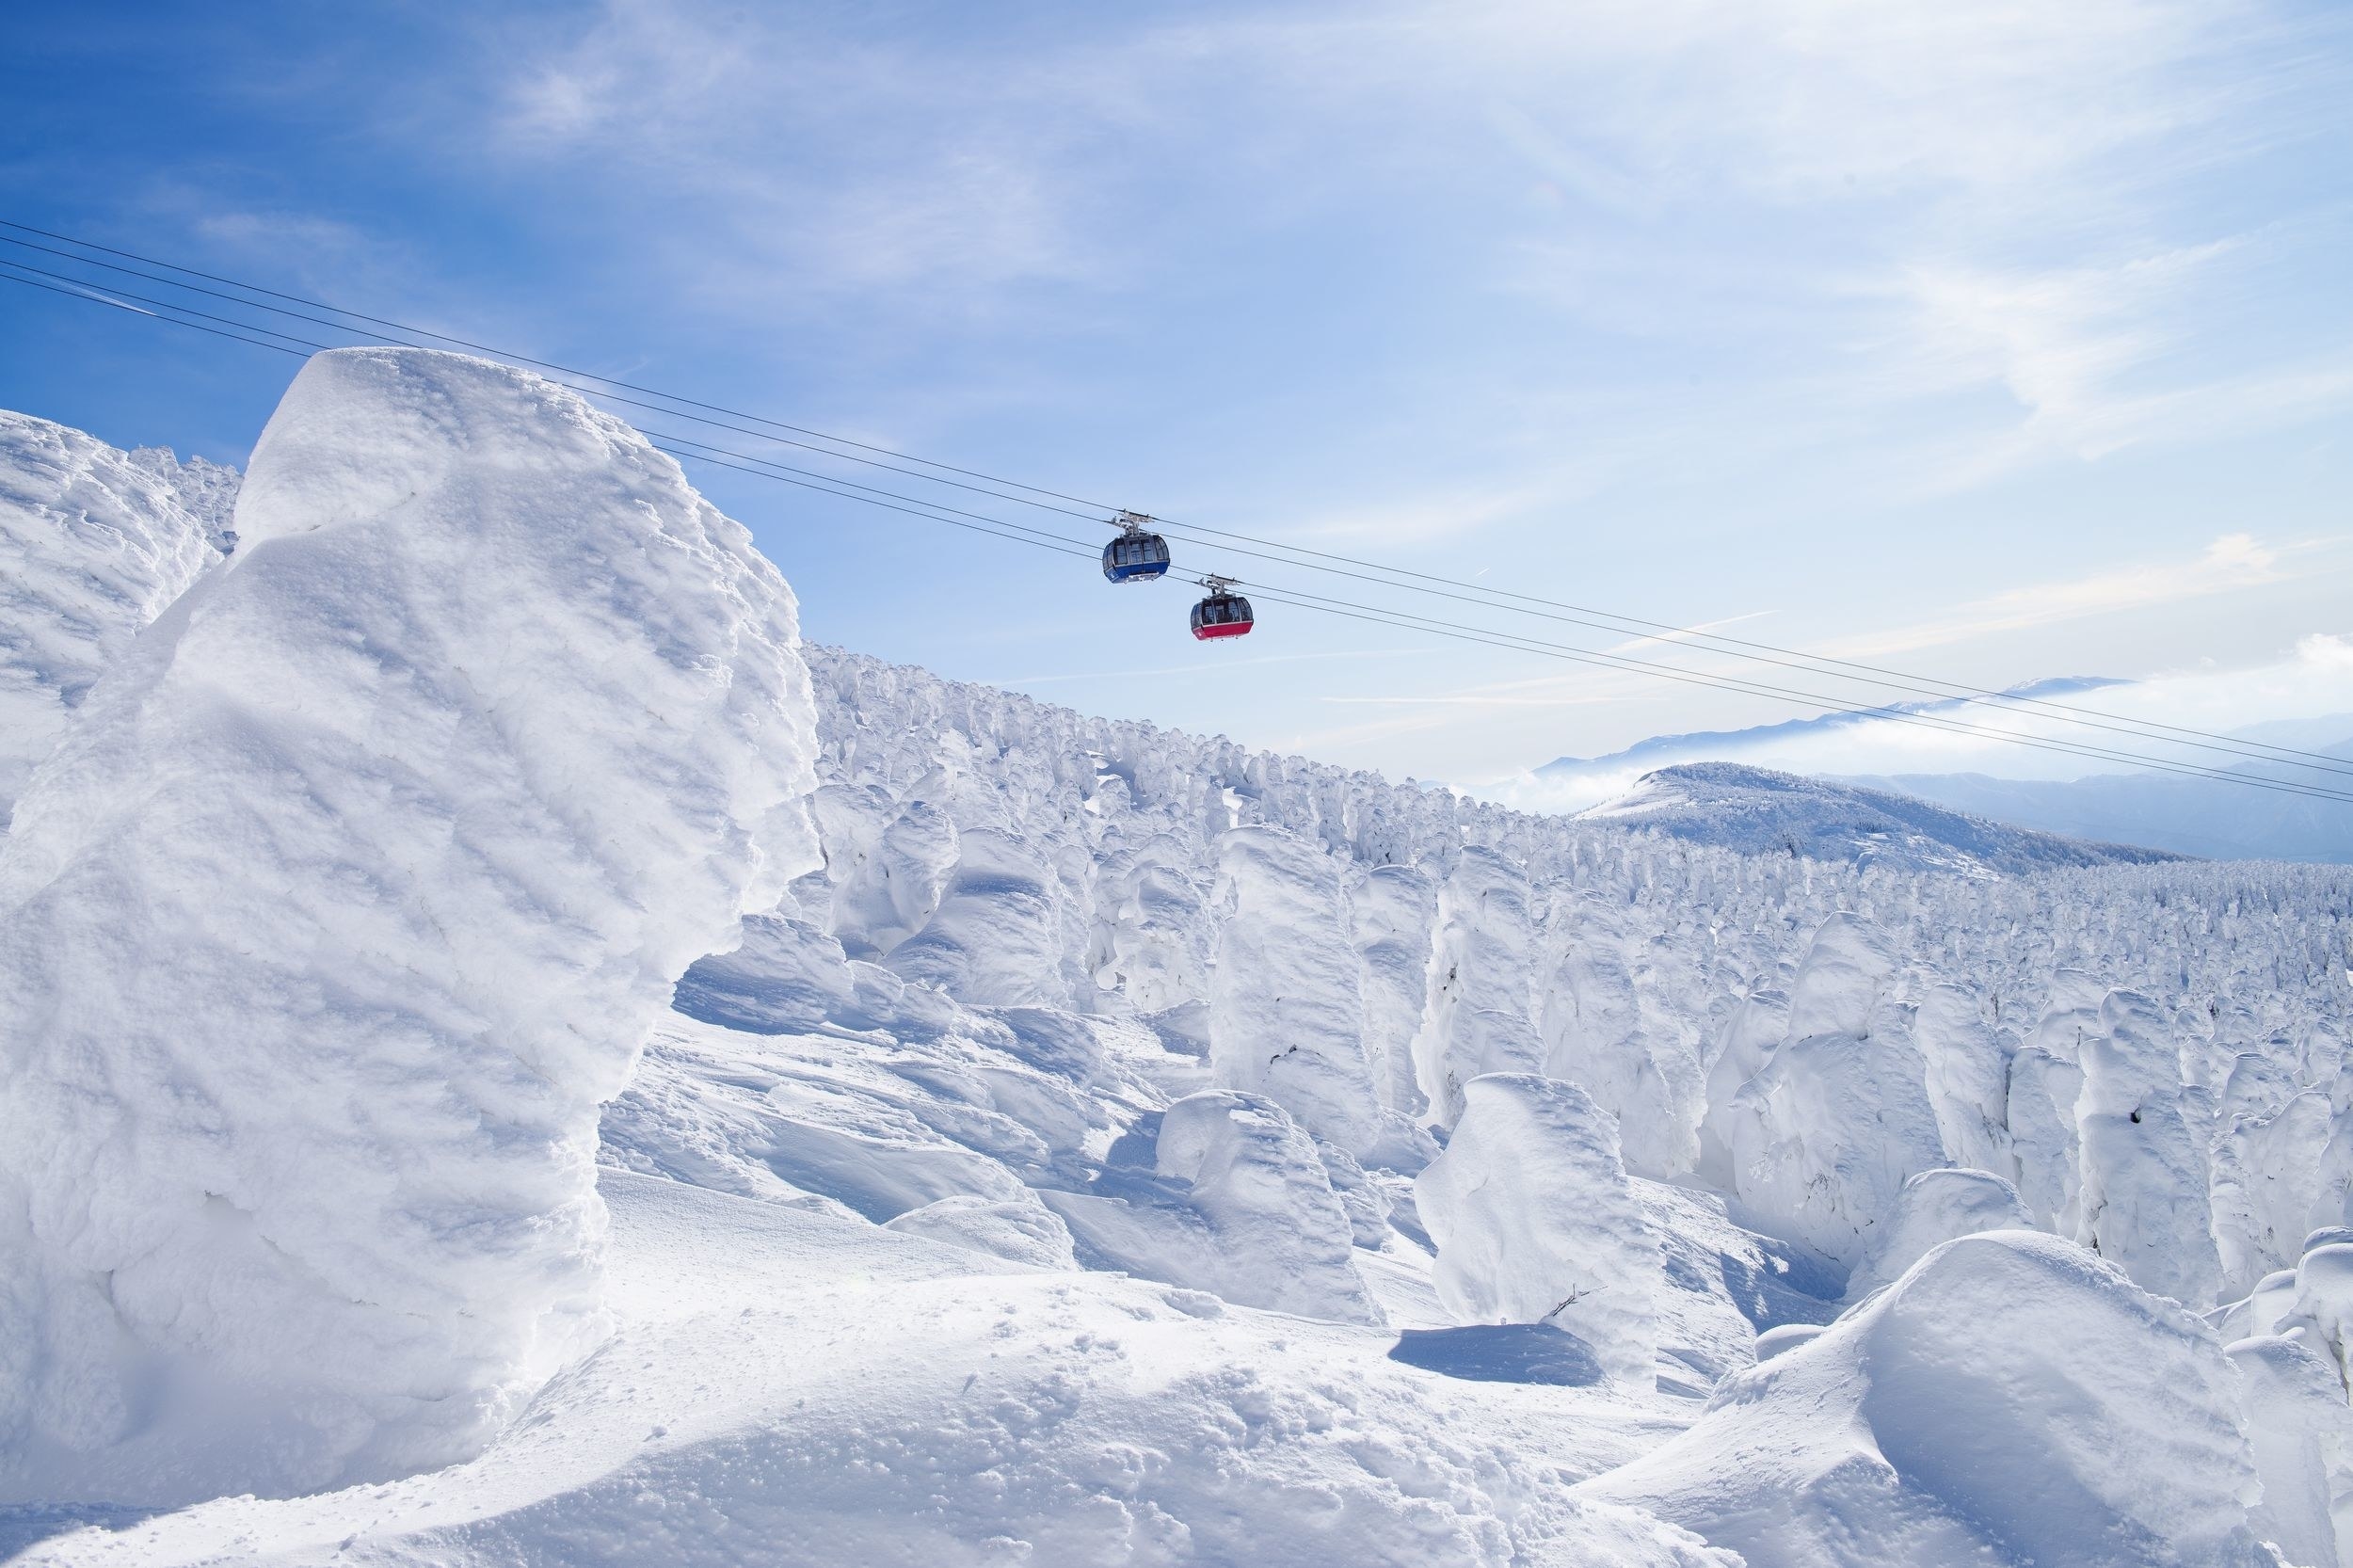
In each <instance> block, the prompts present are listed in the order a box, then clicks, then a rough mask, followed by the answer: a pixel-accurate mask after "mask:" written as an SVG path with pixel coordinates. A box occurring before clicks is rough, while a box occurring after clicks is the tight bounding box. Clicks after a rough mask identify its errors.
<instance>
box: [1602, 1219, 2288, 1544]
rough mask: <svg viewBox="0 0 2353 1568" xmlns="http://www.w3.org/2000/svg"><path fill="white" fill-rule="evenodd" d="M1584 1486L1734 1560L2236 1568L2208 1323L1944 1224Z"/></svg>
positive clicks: (2246, 1471) (2237, 1508) (2243, 1515)
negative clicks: (1655, 1444)
mask: <svg viewBox="0 0 2353 1568" xmlns="http://www.w3.org/2000/svg"><path fill="white" fill-rule="evenodd" d="M1581 1490H1582V1491H1583V1493H1584V1494H1585V1495H1588V1496H1594V1497H1597V1498H1606V1499H1609V1500H1613V1501H1618V1502H1625V1503H1632V1504H1635V1505H1637V1506H1640V1507H1643V1508H1647V1509H1650V1510H1652V1511H1654V1512H1657V1513H1658V1514H1659V1515H1660V1516H1662V1517H1664V1518H1667V1519H1671V1520H1673V1521H1674V1522H1676V1523H1678V1524H1682V1525H1685V1526H1687V1527H1689V1528H1692V1529H1694V1530H1697V1531H1698V1532H1699V1533H1700V1534H1702V1535H1704V1536H1705V1537H1706V1538H1707V1539H1708V1541H1710V1542H1711V1543H1712V1544H1716V1545H1719V1546H1725V1547H1730V1548H1732V1549H1734V1550H1737V1551H1738V1552H1739V1553H1741V1555H1742V1556H1743V1557H1744V1558H1745V1559H1746V1560H1747V1561H1748V1563H1749V1565H1750V1568H1847V1565H1852V1568H1879V1565H1883V1564H1888V1563H1903V1564H1910V1565H1915V1568H1945V1565H1950V1568H1961V1565H1963V1564H1969V1565H1995V1564H2002V1565H2008V1564H2015V1565H2018V1568H2025V1565H2026V1564H2029V1563H2062V1562H2063V1563H2070V1564H2079V1565H2083V1568H2093V1565H2114V1568H2126V1565H2128V1564H2130V1565H2138V1568H2153V1565H2180V1568H2192V1565H2198V1568H2226V1565H2232V1564H2243V1565H2246V1568H2256V1565H2258V1564H2265V1563H2267V1562H2269V1561H2270V1559H2269V1557H2268V1554H2266V1553H2265V1552H2264V1551H2263V1549H2262V1548H2261V1547H2260V1546H2259V1545H2258V1544H2257V1543H2256V1540H2255V1537H2254V1536H2253V1534H2252V1533H2251V1532H2250V1530H2249V1525H2248V1508H2249V1504H2251V1503H2254V1502H2255V1501H2257V1500H2258V1498H2259V1497H2260V1495H2261V1494H2260V1491H2259V1488H2258V1486H2257V1484H2256V1480H2255V1471H2254V1468H2253V1461H2252V1457H2251V1455H2250V1452H2249V1447H2248V1441H2247V1437H2246V1435H2245V1433H2244V1432H2242V1431H2241V1428H2240V1419H2239V1412H2238V1403H2237V1392H2236V1385H2235V1379H2234V1377H2233V1372H2232V1370H2231V1368H2230V1367H2229V1365H2228V1364H2227V1363H2226V1362H2225V1360H2224V1358H2223V1354H2222V1348H2221V1346H2220V1344H2219V1343H2218V1342H2217V1340H2216V1338H2215V1336H2214V1335H2213V1333H2212V1332H2211V1331H2209V1330H2208V1329H2207V1328H2206V1327H2205V1326H2204V1325H2203V1324H2201V1323H2200V1322H2199V1321H2198V1320H2196V1319H2193V1318H2191V1317H2190V1316H2188V1315H2187V1314H2186V1313H2185V1312H2183V1311H2182V1310H2181V1309H2180V1308H2178V1307H2176V1306H2174V1305H2172V1304H2169V1303H2167V1302H2164V1301H2161V1300H2159V1299H2157V1298H2155V1297H2153V1296H2149V1295H2146V1294H2144V1293H2143V1292H2141V1291H2140V1290H2138V1289H2137V1288H2135V1287H2134V1286H2133V1285H2131V1284H2130V1283H2129V1282H2128V1281H2126V1280H2125V1279H2124V1277H2123V1276H2122V1275H2121V1274H2120V1273H2119V1272H2116V1271H2115V1270H2113V1269H2111V1268H2109V1267H2107V1266H2106V1265H2105V1264H2103V1263H2101V1262H2100V1261H2099V1260H2097V1259H2096V1258H2093V1257H2091V1256H2089V1254H2087V1253H2085V1252H2083V1251H2082V1250H2081V1249H2079V1248H2077V1247H2074V1246H2073V1245H2071V1244H2070V1243H2067V1242H2064V1241H2060V1240H2056V1239H2053V1238H2050V1237H2044V1236H2039V1235H2034V1234H2032V1233H2028V1232H2024V1231H1997V1232H1993V1233H1991V1234H1987V1235H1982V1236H1974V1237H1969V1238H1966V1239H1964V1240H1958V1241H1953V1242H1949V1243H1947V1244H1946V1245H1945V1246H1943V1247H1940V1248H1938V1249H1937V1250H1935V1251H1934V1252H1931V1253H1930V1254H1929V1256H1926V1257H1925V1258H1923V1259H1921V1260H1920V1261H1919V1262H1918V1263H1917V1264H1915V1265H1913V1268H1912V1270H1911V1271H1910V1272H1907V1273H1906V1274H1905V1275H1904V1276H1903V1278H1902V1279H1901V1280H1899V1281H1898V1282H1897V1284H1895V1285H1894V1286H1892V1287H1891V1288H1888V1289H1886V1290H1885V1291H1882V1292H1881V1293H1880V1294H1879V1295H1877V1296H1875V1297H1874V1298H1872V1300H1871V1301H1870V1302H1869V1303H1868V1304H1865V1305H1864V1306H1861V1307H1859V1308H1857V1309H1856V1310H1854V1311H1853V1312H1851V1313H1849V1315H1848V1316H1847V1317H1845V1318H1843V1319H1841V1320H1839V1322H1838V1323H1837V1324H1836V1325H1835V1326H1833V1327H1832V1328H1831V1329H1829V1330H1828V1331H1826V1332H1824V1333H1822V1334H1820V1335H1817V1336H1815V1337H1813V1338H1812V1339H1810V1340H1808V1341H1806V1342H1805V1343H1803V1344H1801V1345H1799V1346H1798V1347H1797V1348H1795V1349H1793V1350H1790V1351H1787V1352H1784V1353H1782V1354H1780V1355H1777V1356H1775V1357H1774V1358H1773V1359H1771V1360H1769V1361H1767V1362H1764V1363H1762V1364H1760V1365H1759V1366H1758V1367H1756V1368H1754V1369H1753V1370H1751V1371H1747V1372H1742V1373H1739V1374H1737V1375H1735V1376H1734V1377H1732V1378H1730V1379H1727V1380H1726V1381H1725V1382H1724V1384H1722V1385H1721V1386H1720V1387H1719V1388H1718V1390H1717V1391H1716V1394H1715V1396H1714V1397H1713V1398H1712V1399H1711V1400H1709V1401H1708V1404H1707V1408H1706V1411H1705V1414H1703V1415H1702V1416H1701V1417H1700V1418H1699V1420H1698V1421H1697V1423H1695V1424H1694V1425H1693V1426H1692V1428H1691V1429H1690V1431H1689V1432H1685V1433H1684V1434H1683V1435H1681V1436H1680V1437H1677V1438H1675V1439H1674V1440H1673V1442H1671V1443H1668V1444H1666V1445H1665V1446H1663V1447H1661V1448H1658V1449H1657V1451H1655V1452H1653V1453H1651V1454H1648V1455H1645V1456H1644V1457H1643V1458H1641V1459H1640V1460H1637V1461H1636V1462H1635V1463H1634V1464H1630V1465H1627V1466H1626V1467H1625V1468H1624V1469H1621V1470H1618V1471H1615V1472H1613V1473H1612V1474H1610V1475H1609V1476H1606V1477H1603V1478H1601V1479H1600V1480H1595V1481H1592V1482H1589V1483H1587V1484H1586V1485H1585V1486H1584V1487H1583V1488H1582V1489H1581Z"/></svg>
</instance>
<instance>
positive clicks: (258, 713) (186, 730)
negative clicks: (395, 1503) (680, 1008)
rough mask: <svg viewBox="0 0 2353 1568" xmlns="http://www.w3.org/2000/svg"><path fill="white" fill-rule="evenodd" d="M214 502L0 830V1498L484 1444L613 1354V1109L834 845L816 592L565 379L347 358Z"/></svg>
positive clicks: (434, 1455)
mask: <svg viewBox="0 0 2353 1568" xmlns="http://www.w3.org/2000/svg"><path fill="white" fill-rule="evenodd" d="M236 527H237V532H238V536H239V543H238V549H237V552H236V554H235V555H234V557H233V558H232V561H231V563H230V564H229V565H228V566H227V567H225V568H221V569H219V570H216V571H215V572H213V573H211V574H210V575H208V576H206V577H205V578H204V579H203V580H202V581H201V582H200V584H199V585H198V586H197V587H196V588H195V589H194V590H193V591H191V592H190V593H189V594H188V595H186V596H185V597H184V598H183V599H182V600H179V601H178V602H177V603H176V604H174V605H173V606H172V607H171V609H170V611H169V612H168V614H167V615H166V616H164V617H163V618H162V619H161V620H159V621H158V622H156V623H155V624H154V625H153V626H152V627H151V628H150V629H149V631H148V632H147V633H146V634H145V635H143V636H142V637H140V638H139V640H138V642H137V643H136V647H135V648H134V649H133V650H132V652H131V653H130V654H129V656H128V657H127V659H125V660H124V661H123V662H122V663H121V664H120V665H119V666H118V667H117V668H116V669H114V670H113V671H111V672H110V674H109V676H108V678H107V679H106V680H102V681H101V682H100V683H99V684H98V686H97V687H96V688H95V689H94V690H93V691H92V692H91V694H90V695H89V696H88V699H87V700H86V701H84V702H83V703H82V704H81V705H80V708H81V712H79V714H78V716H77V722H76V724H75V725H74V726H73V727H72V729H71V730H70V732H69V733H68V735H67V737H66V739H65V741H64V743H63V744H62V746H61V748H60V749H59V750H58V751H57V752H56V753H55V754H54V755H52V756H51V757H50V758H49V759H48V760H46V761H45V762H44V763H43V764H42V765H41V767H40V769H39V770H38V771H37V772H36V774H35V776H34V777H33V779H32V782H31V783H30V785H29V786H28V787H27V788H26V791H25V792H24V797H23V798H22V799H21V800H20V801H19V802H18V803H17V808H16V815H15V825H14V829H13V831H12V833H11V834H10V836H9V837H8V840H7V841H6V845H5V849H4V850H0V1052H5V1058H4V1059H0V1072H4V1073H5V1075H6V1080H7V1093H6V1096H5V1097H4V1098H0V1488H5V1490H0V1496H7V1497H9V1498H12V1499H24V1498H37V1497H43V1496H50V1497H56V1496H67V1497H72V1496H97V1497H105V1498H110V1499H113V1500H117V1501H124V1502H173V1501H183V1500H186V1499H189V1498H193V1497H201V1496H213V1495H216V1494H217V1493H220V1492H224V1491H245V1490H253V1491H263V1492H294V1491H300V1490H307V1489H310V1488H314V1487H317V1486H321V1485H325V1484H330V1483H333V1482H336V1481H339V1480H351V1479H357V1478H363V1477H368V1476H376V1475H387V1474H396V1473H401V1472H404V1471H408V1470H411V1469H414V1468H416V1467H417V1466H419V1465H421V1464H439V1463H446V1462H448V1461H450V1460H454V1459H460V1458H463V1457H465V1456H466V1455H467V1454H469V1453H471V1452H472V1451H473V1450H475V1449H476V1448H479V1447H480V1446H481V1445H482V1444H483V1443H484V1442H486V1441H487V1440H488V1438H489V1437H491V1436H492V1435H493V1434H494V1433H495V1432H498V1431H499V1430H500V1428H501V1427H502V1426H503V1425H504V1422H505V1421H506V1420H507V1419H508V1418H509V1417H510V1416H512V1415H513V1414H514V1412H515V1411H516V1410H517V1409H518V1408H520V1404H521V1403H522V1401H523V1400H526V1399H528V1397H529V1395H530V1393H531V1391H532V1389H533V1388H534V1387H536V1385H537V1384H538V1383H539V1382H540V1381H541V1380H543V1379H544V1378H545V1377H547V1376H548V1375H549V1374H551V1373H552V1372H553V1371H555V1370H556V1369H557V1368H560V1367H562V1366H563V1365H565V1364H566V1363H567V1362H568V1361H569V1360H570V1359H572V1358H573V1357H575V1356H576V1355H578V1354H579V1353H580V1352H582V1351H583V1350H584V1348H586V1347H587V1346H588V1345H589V1344H592V1343H593V1342H594V1340H595V1338H596V1337H597V1336H598V1335H599V1334H600V1332H601V1331H602V1328H603V1321H604V1320H603V1315H602V1311H601V1308H600V1303H599V1299H598V1291H597V1274H598V1253H599V1246H600V1235H601V1231H602V1225H603V1220H602V1215H601V1211H600V1208H599V1206H598V1203H597V1200H596V1197H595V1192H594V1185H593V1172H594V1165H593V1160H594V1153H595V1132H596V1118H597V1106H598V1103H599V1102H600V1101H601V1100H604V1099H607V1098H609V1097H611V1096H613V1095H614V1094H616V1092H618V1090H619V1089H620V1088H621V1086H622V1084H623V1083H624V1081H625V1080H626V1079H627V1076H628V1074H629V1071H630V1067H631V1064H632V1062H633V1060H634V1058H635V1056H636V1053H637V1050H638V1048H639V1045H640V1043H641V1042H642V1040H643V1038H644V1034H645V1031H646V1028H647V1026H648V1023H649V1022H650V1021H651V1019H652V1017H653V1016H654V1015H655V1014H656V1013H657V1012H658V1011H659V1010H660V1008H661V1007H662V1004H663V1002H664V999H665V998H666V996H667V994H668V991H669V987H670V984H671V982H672V981H673V980H674V979H675V978H676V976H677V975H678V974H679V972H680V971H681V970H682V969H684V968H686V966H687V965H688V964H689V963H691V962H692V961H693V960H694V959H695V958H696V956H697V955H699V954H702V953H706V952H711V951H712V950H713V949H714V948H718V947H721V946H724V945H727V944H728V943H729V942H730V941H731V939H732V932H733V928H734V925H735V921H736V920H737V918H738V916H739V915H740V913H741V912H742V909H743V906H744V901H745V899H746V897H747V896H748V895H751V894H753V893H755V892H756V891H757V889H758V888H759V886H760V884H763V883H764V884H766V885H767V887H768V888H769V889H770V890H769V892H768V893H767V896H768V897H769V898H770V899H772V900H773V898H774V897H775V896H776V892H777V891H780V889H781V886H782V883H783V881H784V879H785V878H786V877H789V876H790V875H791V874H793V873H795V872H799V871H800V870H802V869H803V868H804V866H805V865H806V864H807V863H808V859H809V856H808V848H809V839H808V831H807V829H806V828H805V827H804V828H802V829H801V830H800V831H799V832H798V833H795V832H793V831H792V830H791V820H790V819H791V811H792V808H796V807H797V802H798V800H799V798H800V797H801V796H802V795H803V794H804V793H805V792H807V790H808V788H809V787H810V785H811V783H812V780H811V778H810V776H809V756H810V751H811V742H810V719H809V709H808V689H807V679H806V672H805V670H804V669H803V668H802V666H801V664H800V662H799V659H798V656H797V654H796V652H795V649H794V643H795V632H794V624H793V606H792V597H791V594H790V591H789V590H788V589H787V588H786V586H785V584H784V582H783V579H782V578H781V577H779V576H778V575H777V573H776V568H774V567H772V566H770V565H769V564H768V563H767V562H766V561H765V560H764V559H762V558H761V557H760V555H758V554H757V553H756V552H754V551H753V550H752V548H751V545H750V541H749V538H748V536H746V535H745V534H744V531H743V530H742V529H741V528H740V527H738V526H737V525H735V524H733V523H731V522H729V521H728V520H726V519H724V518H722V517H720V516H719V515H718V514H717V513H716V512H714V511H712V509H711V507H710V506H709V505H708V504H705V503H703V502H702V501H701V500H700V498H699V497H697V496H696V494H695V493H694V492H693V490H691V489H690V488H688V487H687V486H686V484H685V482H684V480H683V478H682V477H681V475H680V472H679V471H678V469H677V467H676V465H675V464H674V463H672V462H671V460H670V459H669V458H668V457H666V456H663V455H661V454H659V453H657V452H655V451H654V450H653V449H652V448H651V447H650V446H648V444H647V443H646V442H645V441H644V440H643V439H642V438H640V437H638V436H636V435H635V434H634V433H633V432H632V431H630V430H629V429H627V428H626V427H625V426H623V425H621V424H617V423H616V422H615V421H613V420H612V419H610V418H607V417H606V416H603V415H601V414H599V413H597V412H595V411H594V410H592V409H590V408H588V407H587V406H586V405H585V404H584V403H583V402H581V401H580V400H579V399H578V398H577V397H575V396H573V395H572V394H570V393H568V392H563V391H561V390H559V389H556V388H554V387H552V386H550V385H549V384H547V383H545V382H543V381H540V380H538V379H537V378H536V377H534V376H528V375H525V374H522V373H520V372H516V371H511V370H508V369H505V368H504V367H501V366H495V365H491V364H488V363H487V362H484V361H479V360H464V359H460V358H456V357H453V356H447V355H434V354H424V353H418V352H408V351H391V350H384V351H377V350H364V351H362V350H353V351H344V352H338V353H333V354H327V355H322V356H320V357H318V358H316V359H314V360H311V361H310V362H309V364H308V365H307V366H306V367H305V368H304V370H303V371H302V373H301V375H300V376H299V377H298V378H297V379H296V382H295V384H294V386H293V388H292V389H291V390H290V391H289V392H287V394H286V397H285V400H284V402H283V403H282V404H281V405H280V408H279V411H278V413H277V415H276V416H275V417H274V418H273V419H272V421H271V422H270V424H269V427H268V429H267V430H266V431H265V432H264V434H263V437H262V440H261V442H260V444H259V445H258V446H257V448H256V449H255V453H254V457H253V463H252V468H251V472H249V474H248V477H247V480H246V483H245V486H244V488H243V493H242V494H241V495H240V496H239V498H238V501H237V508H236ZM183 554H184V557H185V558H187V559H190V560H192V559H193V547H190V548H189V549H188V550H186V551H184V552H183ZM772 828H781V829H783V830H782V831H773V830H771V829H772Z"/></svg>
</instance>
